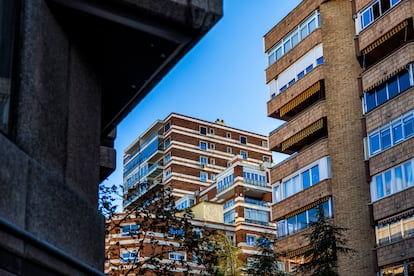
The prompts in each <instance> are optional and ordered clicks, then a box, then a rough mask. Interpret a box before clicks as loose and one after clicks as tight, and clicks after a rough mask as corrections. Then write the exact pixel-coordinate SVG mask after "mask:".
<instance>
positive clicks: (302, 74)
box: [297, 71, 305, 80]
mask: <svg viewBox="0 0 414 276" xmlns="http://www.w3.org/2000/svg"><path fill="white" fill-rule="evenodd" d="M304 75H305V71H301V72H300V73H299V74H298V75H297V78H298V80H300V79H301V78H303V76H304Z"/></svg>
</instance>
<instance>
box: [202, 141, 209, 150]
mask: <svg viewBox="0 0 414 276" xmlns="http://www.w3.org/2000/svg"><path fill="white" fill-rule="evenodd" d="M200 149H201V150H207V143H206V142H200Z"/></svg>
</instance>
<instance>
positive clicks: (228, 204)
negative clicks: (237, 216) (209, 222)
mask: <svg viewBox="0 0 414 276" xmlns="http://www.w3.org/2000/svg"><path fill="white" fill-rule="evenodd" d="M233 205H234V199H230V200H229V201H227V202H226V203H224V205H223V210H226V209H228V208H230V207H231V206H233Z"/></svg>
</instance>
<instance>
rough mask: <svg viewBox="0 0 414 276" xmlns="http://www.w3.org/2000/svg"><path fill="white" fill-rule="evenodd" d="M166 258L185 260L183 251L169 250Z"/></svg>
mask: <svg viewBox="0 0 414 276" xmlns="http://www.w3.org/2000/svg"><path fill="white" fill-rule="evenodd" d="M168 258H169V259H170V260H175V261H185V260H186V254H185V253H184V252H170V253H168Z"/></svg>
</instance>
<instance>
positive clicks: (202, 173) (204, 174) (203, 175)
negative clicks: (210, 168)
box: [200, 172, 208, 182]
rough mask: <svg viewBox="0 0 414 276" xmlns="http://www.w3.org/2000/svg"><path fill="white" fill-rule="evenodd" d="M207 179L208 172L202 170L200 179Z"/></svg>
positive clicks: (204, 180)
mask: <svg viewBox="0 0 414 276" xmlns="http://www.w3.org/2000/svg"><path fill="white" fill-rule="evenodd" d="M207 179H208V173H206V172H200V180H201V181H203V182H207Z"/></svg>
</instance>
